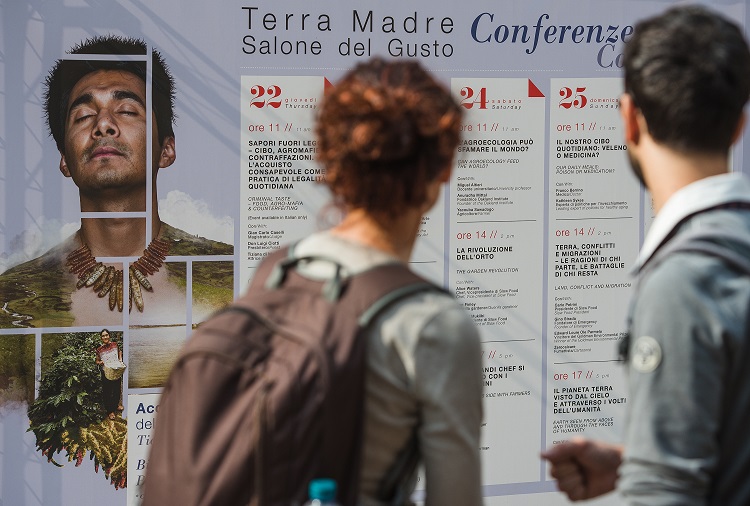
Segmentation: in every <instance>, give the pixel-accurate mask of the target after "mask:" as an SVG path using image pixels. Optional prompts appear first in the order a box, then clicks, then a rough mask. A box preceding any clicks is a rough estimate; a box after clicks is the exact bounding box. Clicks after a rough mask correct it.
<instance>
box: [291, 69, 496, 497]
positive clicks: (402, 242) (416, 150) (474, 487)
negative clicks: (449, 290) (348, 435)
mask: <svg viewBox="0 0 750 506" xmlns="http://www.w3.org/2000/svg"><path fill="white" fill-rule="evenodd" d="M460 122H461V109H460V107H459V106H458V105H457V103H456V101H455V100H454V99H453V98H452V97H451V95H450V93H449V92H448V90H446V89H445V88H444V87H443V86H442V85H440V84H439V83H438V82H436V81H435V80H434V79H433V78H432V77H431V76H430V75H429V74H428V73H427V72H426V71H425V70H424V69H423V68H422V67H421V66H420V65H419V64H418V63H416V62H413V61H409V62H407V61H398V60H396V61H394V60H391V61H385V60H383V59H379V58H375V59H372V60H369V61H368V62H366V63H362V64H359V65H358V66H357V67H355V68H354V69H353V70H351V71H350V72H349V73H348V74H346V75H345V76H344V77H343V78H342V79H341V81H340V82H339V83H338V84H337V85H336V86H335V88H333V89H332V90H331V91H330V92H328V93H327V94H326V96H325V97H324V99H323V102H322V105H321V109H320V114H319V117H318V120H317V128H316V134H317V141H318V143H317V146H318V158H319V160H320V162H321V163H322V165H323V166H324V167H325V170H326V176H325V181H324V184H326V185H327V186H328V188H329V189H330V191H331V194H332V197H333V200H334V203H335V204H336V206H337V207H339V208H340V209H341V211H342V213H343V218H342V220H341V222H340V223H338V224H337V225H336V226H334V227H333V228H331V229H330V230H327V231H324V232H318V233H315V234H313V235H311V236H309V237H307V238H305V239H303V240H301V241H300V242H299V243H298V245H297V246H296V247H295V252H296V253H297V254H298V255H299V256H307V255H311V256H312V255H322V256H325V257H330V258H333V259H334V260H336V261H338V262H340V263H341V264H342V265H343V266H344V267H345V268H346V270H347V271H348V272H350V273H357V272H361V271H364V270H367V269H371V268H373V267H374V266H377V265H380V264H383V263H389V262H403V263H408V262H409V258H410V256H411V253H412V249H413V247H414V243H415V240H416V237H417V233H418V231H419V228H420V225H421V223H422V217H423V215H424V214H425V213H426V212H427V211H428V210H429V209H430V208H432V206H433V205H434V204H435V202H436V201H437V199H438V197H439V195H440V193H441V187H442V186H443V184H444V183H446V182H448V181H449V179H450V176H451V168H452V164H453V158H454V154H455V151H456V147H457V145H458V142H459V129H460ZM326 267H330V266H329V265H328V264H324V263H323V262H320V263H319V265H316V263H315V262H313V263H311V264H309V265H307V266H304V267H301V268H300V272H302V273H303V274H305V275H307V276H309V277H318V276H321V277H322V276H325V270H324V269H326ZM367 346H368V347H367V372H366V381H365V384H366V394H365V395H366V397H365V429H364V448H363V461H362V472H361V478H360V494H361V499H360V504H362V505H365V506H366V505H374V504H381V503H383V502H387V503H388V504H402V503H404V502H406V501H408V498H409V496H410V495H411V493H412V491H413V490H414V488H415V484H416V481H417V474H416V466H415V465H410V464H408V463H409V462H412V463H416V462H421V463H422V465H423V467H424V471H425V479H426V483H425V489H426V498H425V501H426V502H425V504H429V505H436V504H446V505H448V504H450V505H455V504H461V505H474V504H481V502H482V499H481V489H480V479H481V472H480V462H479V450H478V449H479V444H480V443H479V434H480V425H481V420H482V402H481V395H482V382H481V351H480V345H479V337H478V332H477V330H476V328H475V326H474V324H473V322H472V320H471V318H470V316H469V315H468V313H467V312H466V311H465V310H464V309H463V307H462V306H461V304H459V303H458V302H457V301H456V300H455V299H453V298H452V297H451V296H449V295H448V294H445V293H440V292H422V293H418V294H415V295H412V296H409V297H407V298H406V299H403V300H401V301H400V302H399V303H397V304H396V305H395V306H394V307H391V308H389V309H387V310H386V311H384V312H383V313H382V314H381V315H380V316H379V317H378V319H377V320H376V321H375V324H374V325H373V326H371V328H370V331H369V335H368V344H367ZM394 476H395V477H396V478H397V479H396V480H395V486H388V485H385V483H384V482H386V481H389V480H392V479H393V477H394ZM384 491H387V495H388V496H390V497H383V493H384ZM394 494H395V498H394V497H393V495H394Z"/></svg>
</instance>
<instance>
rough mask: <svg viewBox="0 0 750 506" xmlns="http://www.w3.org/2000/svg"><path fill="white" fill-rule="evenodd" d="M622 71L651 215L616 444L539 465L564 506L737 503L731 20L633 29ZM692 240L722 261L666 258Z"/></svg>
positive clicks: (748, 298)
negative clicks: (576, 505)
mask: <svg viewBox="0 0 750 506" xmlns="http://www.w3.org/2000/svg"><path fill="white" fill-rule="evenodd" d="M624 62H625V94H624V95H623V96H622V99H621V115H622V118H623V122H624V131H625V138H626V142H627V146H628V153H629V156H630V158H631V161H632V165H633V170H634V172H635V173H636V174H637V175H638V177H639V179H640V180H641V181H642V182H643V184H644V185H645V186H646V187H647V188H648V190H649V191H650V193H651V196H652V198H653V205H654V210H655V211H656V213H657V214H656V218H655V220H654V222H653V224H652V226H651V228H650V230H649V232H648V236H647V237H646V240H645V242H644V244H643V247H642V249H641V253H640V256H639V258H638V261H637V264H636V267H637V269H638V273H639V281H638V286H637V289H636V293H635V295H634V299H633V303H632V305H631V309H630V315H629V332H628V338H627V339H626V340H625V342H624V343H623V347H622V349H623V352H624V353H623V355H624V356H625V358H626V360H627V367H628V376H627V377H628V388H629V398H628V404H627V409H628V412H627V420H626V429H625V435H624V445H623V446H615V445H610V444H605V443H600V442H595V441H590V440H585V439H581V438H574V439H571V440H570V441H567V442H564V443H561V444H558V445H555V446H553V447H552V448H550V449H549V450H547V451H546V452H545V453H544V454H543V457H545V458H546V459H548V460H549V461H550V463H551V474H552V476H553V477H555V478H556V479H557V481H558V486H559V488H560V489H561V490H562V491H563V492H565V493H566V494H567V495H568V497H569V498H570V499H572V500H581V499H589V498H592V497H596V496H598V495H601V494H603V493H606V492H608V491H610V490H612V489H613V488H615V487H617V489H618V490H619V491H620V493H621V494H622V496H623V498H624V499H625V502H626V503H627V504H648V505H666V504H674V505H677V504H679V505H693V504H696V505H697V504H701V505H702V504H717V505H718V504H720V505H725V506H726V505H746V504H750V481H749V480H748V479H747V478H748V476H750V440H748V438H747V427H748V426H750V368H748V367H747V363H748V362H750V343H749V342H748V329H750V312H749V311H748V308H750V280H749V279H748V275H747V274H746V273H745V272H744V271H743V270H742V269H738V268H737V267H736V266H735V265H733V264H732V263H731V262H729V261H728V260H727V258H729V257H730V256H731V255H739V256H740V259H741V260H742V259H743V258H744V259H747V258H750V246H749V245H748V244H750V242H748V241H750V182H748V179H747V178H746V177H745V176H743V175H741V174H729V173H727V171H728V166H729V149H730V147H731V146H732V144H733V143H734V142H735V141H736V140H737V139H738V138H739V136H740V134H741V132H742V128H743V126H744V123H745V116H744V112H743V108H744V106H745V103H746V102H747V100H748V96H750V50H748V45H747V42H746V41H745V39H744V38H743V35H742V31H741V29H740V28H739V27H738V26H737V25H735V24H734V23H732V22H730V21H728V20H726V19H725V18H723V17H721V16H719V15H717V14H715V13H713V12H711V11H709V10H706V9H705V8H701V7H695V6H693V7H677V8H673V9H670V10H668V11H667V12H665V13H664V14H662V15H660V16H656V17H653V18H650V19H647V20H645V21H642V22H641V23H639V24H638V25H637V26H636V28H635V31H634V33H633V37H632V39H631V40H629V41H628V42H627V44H626V47H625V53H624ZM698 235H701V236H702V240H703V241H704V242H705V243H707V248H706V249H707V250H708V249H713V250H718V251H719V252H720V253H721V254H718V255H717V254H714V253H708V254H706V253H701V252H697V251H695V250H691V251H688V250H685V249H683V250H679V249H677V248H676V247H675V245H676V244H679V243H680V242H681V241H685V239H686V237H696V236H698ZM745 243H747V244H745ZM670 247H671V248H674V249H671V248H670ZM618 475H619V476H618Z"/></svg>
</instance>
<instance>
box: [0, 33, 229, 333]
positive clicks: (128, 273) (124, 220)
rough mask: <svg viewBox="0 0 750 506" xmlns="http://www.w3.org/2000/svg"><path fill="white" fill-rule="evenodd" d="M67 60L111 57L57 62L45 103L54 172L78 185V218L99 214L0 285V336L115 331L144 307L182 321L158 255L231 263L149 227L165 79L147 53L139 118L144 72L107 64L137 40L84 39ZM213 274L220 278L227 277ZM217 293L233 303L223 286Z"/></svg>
mask: <svg viewBox="0 0 750 506" xmlns="http://www.w3.org/2000/svg"><path fill="white" fill-rule="evenodd" d="M70 52H71V53H72V54H86V55H88V54H91V55H115V56H113V59H112V60H100V59H92V60H59V61H58V62H57V63H56V65H55V66H54V67H53V68H52V70H51V71H50V73H49V76H48V77H47V80H46V83H45V84H46V93H45V97H44V98H45V103H44V110H45V113H46V116H47V123H48V126H49V130H50V133H51V135H52V137H53V138H54V140H55V143H56V144H57V148H58V150H59V152H60V171H61V172H62V174H63V175H64V176H65V177H69V178H71V179H72V180H73V182H74V183H75V184H76V186H77V187H78V190H79V196H80V206H81V212H83V213H106V214H94V216H92V217H84V218H83V219H82V220H81V228H80V230H79V231H78V232H77V233H76V234H74V235H73V236H72V237H70V238H69V239H67V240H66V241H64V242H63V243H62V244H60V245H58V246H56V247H55V248H53V249H52V250H50V251H49V252H47V253H45V254H44V255H43V256H41V257H39V258H37V259H34V260H31V261H29V262H26V263H24V264H21V265H18V266H16V267H14V268H12V269H9V270H8V271H6V272H5V273H4V274H3V275H2V276H0V292H2V293H4V294H5V295H6V296H5V297H4V300H3V303H6V306H5V309H6V310H5V312H3V314H2V315H0V326H3V327H9V326H12V325H16V326H18V325H20V326H46V327H50V326H66V325H72V324H75V325H78V326H80V325H100V324H116V323H119V322H120V320H121V318H122V317H121V315H119V313H122V312H123V310H124V308H125V307H127V308H128V310H135V311H134V313H135V312H137V313H144V312H145V311H146V308H147V307H149V306H151V307H158V308H159V309H158V311H159V315H158V318H159V319H160V320H163V321H159V323H172V322H173V321H178V320H179V319H180V318H182V321H183V323H184V315H185V309H184V308H185V302H184V301H185V289H184V284H185V278H186V275H185V268H184V264H176V265H169V264H168V265H167V266H166V268H163V267H164V262H165V260H166V257H167V255H180V256H181V255H232V252H233V249H232V246H231V245H228V244H223V243H220V242H216V241H210V240H208V239H203V238H199V237H196V236H194V235H191V234H188V233H186V232H183V231H181V230H178V229H176V228H174V227H171V226H169V225H167V224H166V223H164V222H162V221H161V220H160V218H159V208H158V200H157V191H156V182H157V175H158V172H159V169H162V168H166V167H169V166H170V165H172V163H173V162H174V161H175V157H176V150H175V136H174V130H173V127H172V123H173V119H174V113H173V105H174V82H173V79H172V77H171V75H170V74H169V71H168V69H167V66H166V64H165V63H164V60H163V59H162V57H161V55H160V54H159V53H158V52H157V51H155V50H154V51H153V52H152V59H151V63H152V65H151V74H152V75H151V80H150V82H151V84H152V88H151V90H152V93H151V102H152V107H151V111H149V110H148V107H147V96H146V82H147V81H148V76H147V64H146V63H147V62H146V61H143V60H142V59H141V60H138V59H137V58H136V59H134V58H122V59H116V57H117V56H118V55H123V56H130V55H134V56H137V55H143V56H145V55H146V54H147V47H146V44H145V43H144V42H143V41H142V40H138V39H127V38H122V37H117V36H106V37H94V38H92V39H89V40H87V41H84V42H83V43H81V44H80V45H78V46H76V47H74V48H73V49H72V50H71V51H70ZM150 112H151V113H152V114H150ZM149 116H150V117H151V134H152V135H151V138H150V143H151V166H150V167H149V166H148V164H147V160H148V157H147V156H146V155H147V147H148V145H149V139H148V137H147V133H148V128H147V120H148V118H149ZM149 176H150V178H149ZM149 184H150V188H149ZM149 196H150V200H149V201H148V202H147V199H149ZM148 204H150V206H149V205H148ZM149 208H150V213H149V212H148V211H149ZM126 213H131V214H126ZM133 214H135V216H133ZM139 214H140V216H139ZM123 258H126V259H127V260H128V262H129V265H128V267H127V268H125V267H124V265H123V260H122V259H123ZM110 259H111V260H110ZM214 265H216V264H214ZM227 265H228V266H229V268H228V270H229V271H231V264H229V263H225V265H224V266H222V267H218V268H219V270H223V271H226V270H227ZM209 270H210V269H209ZM222 274H223V276H222V277H223V278H224V280H226V274H227V273H226V272H222ZM204 277H209V278H210V277H211V276H204ZM229 277H231V276H229ZM224 290H225V291H228V292H229V293H230V296H229V300H231V286H230V287H224ZM180 299H181V300H180ZM169 300H180V304H171V306H174V307H173V308H172V309H175V308H177V310H176V311H169V309H170V307H169V306H170V303H169ZM179 308H182V309H179ZM155 311H156V310H152V316H154V317H157V315H156V313H155ZM168 313H174V314H168ZM152 319H153V318H152Z"/></svg>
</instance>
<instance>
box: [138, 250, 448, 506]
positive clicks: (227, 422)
mask: <svg viewBox="0 0 750 506" xmlns="http://www.w3.org/2000/svg"><path fill="white" fill-rule="evenodd" d="M315 259H316V260H318V259H320V258H317V257H316V258H315ZM309 260H310V258H297V257H295V256H294V255H292V254H291V253H290V252H289V250H288V249H286V248H284V249H282V250H277V251H275V252H273V253H272V254H270V255H269V256H268V257H267V258H266V259H265V260H264V261H263V262H262V263H261V265H260V266H259V267H258V270H257V272H256V274H255V276H254V278H253V281H252V282H251V284H250V287H249V289H248V291H247V293H246V294H245V295H244V296H243V297H241V298H239V299H238V300H237V301H235V303H234V304H233V305H232V306H230V307H229V308H227V309H225V310H222V311H220V312H219V313H217V314H216V315H214V316H212V317H211V318H210V319H209V320H208V321H206V322H205V323H203V324H202V325H201V326H200V327H199V328H198V329H197V330H196V331H195V332H194V333H193V335H192V337H191V338H190V340H189V341H188V343H187V344H186V346H185V348H184V349H183V351H182V353H181V355H180V357H179V359H178V360H177V362H176V363H175V366H174V368H173V370H172V371H171V373H170V376H169V379H168V381H167V383H166V385H165V387H164V390H163V393H162V396H161V400H160V405H159V408H158V415H157V418H156V421H155V428H154V433H153V437H152V445H151V448H150V455H149V460H148V463H147V468H146V477H145V484H144V501H143V505H145V506H148V505H159V506H161V505H164V504H179V505H181V506H189V505H221V506H231V505H240V504H242V505H245V504H251V505H284V506H289V505H293V504H301V503H302V502H304V501H305V500H306V499H307V487H308V484H309V482H310V480H312V479H314V478H322V477H325V478H333V479H335V480H336V481H337V483H338V494H337V500H338V502H339V503H341V504H344V505H349V504H355V503H356V501H357V497H358V482H359V472H360V460H361V455H362V448H361V447H362V437H363V434H362V432H363V406H364V378H365V368H366V364H365V349H366V343H365V340H364V339H363V338H362V333H363V331H364V330H365V329H366V328H367V327H368V324H369V323H370V322H371V321H372V320H373V318H374V317H375V316H376V315H378V314H379V313H380V312H381V311H382V310H383V309H385V308H386V307H388V306H390V305H391V304H392V303H394V302H395V301H397V300H400V299H401V298H403V297H406V296H408V295H411V294H414V293H417V292H420V291H424V290H440V289H439V288H437V287H436V286H434V285H433V284H431V283H429V282H427V281H425V280H424V279H422V278H421V277H419V276H417V275H416V274H414V273H413V272H411V271H410V270H409V269H408V267H407V266H406V265H404V264H401V263H392V264H386V265H381V266H378V267H375V268H373V269H371V270H369V271H366V272H363V273H360V274H357V275H355V276H346V275H345V273H344V272H343V268H342V267H341V266H340V265H339V264H337V263H336V262H333V261H331V260H328V261H331V262H333V264H334V265H335V266H336V275H335V276H333V277H332V278H331V279H329V280H327V281H314V280H311V279H309V278H305V277H303V276H301V275H300V274H299V273H298V272H297V271H296V269H295V266H296V265H297V264H299V263H301V262H307V261H309ZM388 481H394V480H393V478H392V477H391V479H389V480H388ZM391 487H393V485H392V484H391V483H389V484H384V485H383V487H382V489H381V493H382V494H383V495H384V497H383V498H384V499H385V500H389V497H388V495H389V494H392V493H393V492H394V490H391ZM394 488H395V487H394Z"/></svg>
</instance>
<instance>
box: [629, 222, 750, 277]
mask: <svg viewBox="0 0 750 506" xmlns="http://www.w3.org/2000/svg"><path fill="white" fill-rule="evenodd" d="M732 246H739V247H740V249H741V250H745V251H748V252H750V237H748V236H747V235H745V234H738V233H736V232H734V231H733V230H729V229H723V230H722V229H707V228H700V229H696V230H690V231H687V232H684V233H682V234H678V235H676V236H675V237H674V238H672V239H671V240H670V241H669V242H667V243H666V244H664V245H663V246H662V247H661V248H659V249H658V250H657V251H656V253H654V255H653V256H652V257H651V258H650V259H649V260H648V262H647V263H646V264H645V265H644V266H643V267H642V268H641V271H640V274H641V276H642V275H644V274H646V273H647V272H649V271H650V270H652V269H653V268H654V267H656V266H657V265H658V264H660V263H661V262H662V261H663V260H664V259H666V258H667V257H668V256H669V255H671V254H673V253H675V252H681V251H684V252H695V253H703V254H706V255H710V256H713V257H717V258H719V259H721V260H723V261H724V262H726V263H727V264H728V265H730V266H732V267H733V268H735V269H738V270H740V271H741V272H744V273H746V274H750V258H748V257H747V256H745V255H743V254H741V253H740V252H739V251H738V250H737V249H735V248H733V247H732Z"/></svg>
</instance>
